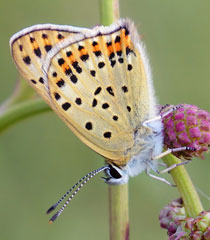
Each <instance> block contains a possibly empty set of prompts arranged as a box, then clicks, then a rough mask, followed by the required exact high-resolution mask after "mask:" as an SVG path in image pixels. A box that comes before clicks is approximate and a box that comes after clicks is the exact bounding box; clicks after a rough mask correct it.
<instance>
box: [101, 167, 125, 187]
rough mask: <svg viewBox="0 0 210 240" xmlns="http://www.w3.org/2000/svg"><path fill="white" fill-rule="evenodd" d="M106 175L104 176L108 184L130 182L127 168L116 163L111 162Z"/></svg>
mask: <svg viewBox="0 0 210 240" xmlns="http://www.w3.org/2000/svg"><path fill="white" fill-rule="evenodd" d="M105 175H106V177H103V179H104V180H105V182H106V183H108V184H114V185H117V184H124V183H127V182H128V179H129V177H128V173H127V171H126V170H125V169H123V168H120V167H117V166H116V165H113V164H109V165H108V168H106V169H105Z"/></svg>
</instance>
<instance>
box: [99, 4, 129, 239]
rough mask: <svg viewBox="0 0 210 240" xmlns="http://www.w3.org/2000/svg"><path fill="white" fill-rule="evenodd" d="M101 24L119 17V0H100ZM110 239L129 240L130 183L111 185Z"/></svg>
mask: <svg viewBox="0 0 210 240" xmlns="http://www.w3.org/2000/svg"><path fill="white" fill-rule="evenodd" d="M100 13H101V15H100V16H101V24H102V25H110V24H112V23H113V22H114V21H116V20H117V19H118V18H119V3H118V0H100ZM109 228H110V240H129V215H128V184H124V185H109Z"/></svg>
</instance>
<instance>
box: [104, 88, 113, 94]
mask: <svg viewBox="0 0 210 240" xmlns="http://www.w3.org/2000/svg"><path fill="white" fill-rule="evenodd" d="M106 90H107V92H108V93H109V94H110V95H112V96H114V92H113V89H112V87H107V88H106Z"/></svg>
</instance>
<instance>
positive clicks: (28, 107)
mask: <svg viewBox="0 0 210 240" xmlns="http://www.w3.org/2000/svg"><path fill="white" fill-rule="evenodd" d="M46 111H51V109H50V107H49V106H48V105H47V104H46V103H45V102H44V101H43V100H41V99H33V100H27V101H24V102H22V103H18V104H15V105H11V106H10V107H9V108H8V109H5V111H4V112H3V113H2V114H1V115H0V133H1V132H2V131H4V130H6V129H7V128H8V127H10V126H11V125H13V124H14V123H16V122H18V121H20V120H22V119H25V118H27V117H30V116H33V115H36V114H39V113H43V112H46Z"/></svg>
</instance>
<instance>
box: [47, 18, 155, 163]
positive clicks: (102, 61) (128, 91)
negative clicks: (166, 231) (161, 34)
mask: <svg viewBox="0 0 210 240" xmlns="http://www.w3.org/2000/svg"><path fill="white" fill-rule="evenodd" d="M142 51H143V52H142ZM144 64H147V62H146V60H145V53H144V50H143V47H142V46H141V44H140V43H139V41H138V33H137V31H136V29H135V27H134V26H133V24H132V23H131V22H130V21H128V20H120V21H118V22H117V23H115V24H113V25H111V26H109V27H95V28H94V29H92V30H91V32H87V33H82V34H80V35H78V36H74V37H73V38H72V37H69V38H66V39H65V40H64V41H63V42H60V43H58V44H57V45H56V46H55V47H54V48H53V49H52V51H51V52H50V53H49V54H48V55H47V57H46V60H45V62H44V65H43V71H44V72H45V73H46V78H47V79H48V92H49V95H50V96H51V102H52V103H53V104H54V106H55V109H56V111H57V113H58V115H60V116H61V117H62V119H63V120H64V121H65V122H66V123H67V125H68V126H69V127H70V129H71V130H72V131H73V132H74V133H75V134H76V135H77V136H78V137H79V138H80V139H81V140H82V141H83V142H85V143H86V144H87V145H88V146H90V147H91V148H92V149H94V150H95V151H96V152H98V153H99V154H101V155H103V156H104V157H106V158H108V159H111V160H113V161H114V162H116V163H117V164H118V165H123V164H125V163H126V162H127V161H128V160H129V158H130V154H131V151H132V148H133V146H134V138H135V136H134V135H135V131H136V130H137V129H138V128H139V127H140V126H141V124H142V122H143V121H144V120H146V119H148V117H149V116H150V115H151V109H152V108H153V99H151V98H150V97H149V94H153V90H152V85H151V84H150V83H149V82H148V79H147V75H149V73H148V70H147V69H146V68H145V65H144Z"/></svg>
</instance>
